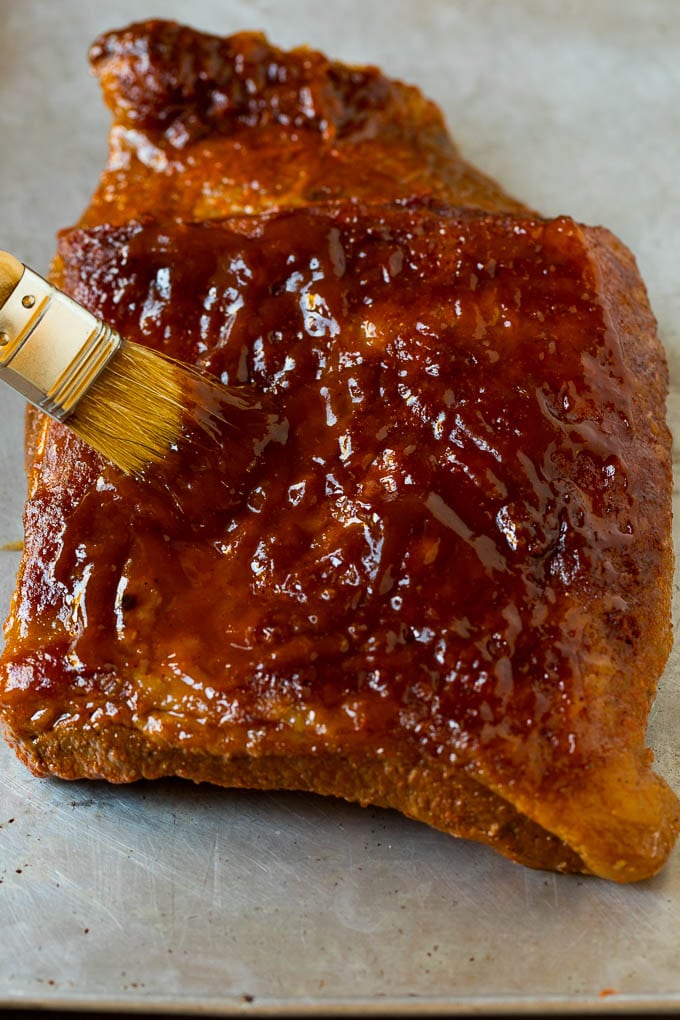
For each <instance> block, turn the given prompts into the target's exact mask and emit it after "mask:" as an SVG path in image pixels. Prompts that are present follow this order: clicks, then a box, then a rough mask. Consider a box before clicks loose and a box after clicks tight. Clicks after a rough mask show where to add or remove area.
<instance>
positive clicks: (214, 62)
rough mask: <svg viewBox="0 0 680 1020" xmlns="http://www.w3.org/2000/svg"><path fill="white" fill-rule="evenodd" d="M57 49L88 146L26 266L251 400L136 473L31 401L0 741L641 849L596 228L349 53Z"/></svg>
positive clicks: (617, 416)
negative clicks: (99, 166)
mask: <svg viewBox="0 0 680 1020" xmlns="http://www.w3.org/2000/svg"><path fill="white" fill-rule="evenodd" d="M93 59H94V62H95V66H96V68H97V70H98V73H99V74H100V76H101V77H102V80H103V83H104V88H105V92H106V94H107V97H108V101H109V103H110V105H111V106H112V109H113V110H114V113H115V115H116V118H117V120H116V124H115V126H114V132H113V150H112V151H113V155H112V161H111V162H110V164H109V168H108V169H107V171H106V172H105V174H104V177H103V181H102V184H101V186H100V189H99V191H98V193H97V195H96V196H95V200H94V202H93V205H92V207H91V208H90V210H89V211H88V212H87V213H86V214H85V216H84V218H83V221H82V223H81V225H80V226H79V227H78V228H75V229H73V230H71V231H68V232H66V233H64V234H63V235H62V237H61V239H60V246H59V258H58V260H57V263H56V265H57V268H58V273H59V278H60V281H61V283H62V284H63V286H64V287H65V288H66V289H67V290H68V292H69V293H71V294H72V295H73V296H74V297H75V298H76V299H77V300H78V301H80V302H82V303H83V304H85V305H86V306H88V307H89V308H91V309H92V310H93V311H95V312H96V313H98V314H100V315H102V316H103V317H105V318H106V319H108V320H109V321H111V322H112V323H113V324H115V325H116V326H117V327H118V328H119V329H120V330H121V331H122V332H123V333H125V334H127V335H129V336H131V337H134V338H135V339H138V340H142V341H143V342H145V343H147V344H149V345H150V346H152V347H156V348H163V349H165V350H167V351H169V352H171V353H173V354H174V355H176V356H178V357H180V358H182V359H184V360H187V361H193V362H196V363H198V364H200V365H202V366H203V367H204V368H206V369H207V370H209V371H210V372H213V373H214V374H216V375H218V376H220V377H221V378H222V379H224V380H225V381H228V382H230V383H240V384H243V385H244V386H248V387H251V388H256V389H257V390H258V391H259V392H260V393H262V394H263V395H266V399H267V400H269V401H271V402H272V403H273V405H274V406H275V407H276V409H277V411H278V413H279V414H280V415H281V417H282V418H283V419H285V421H286V423H287V433H281V434H280V435H278V436H277V437H276V439H275V441H273V442H270V443H269V444H268V445H267V446H265V447H264V448H263V449H262V450H261V451H260V455H259V457H258V458H257V460H256V461H255V462H254V463H253V462H252V460H251V459H250V458H241V459H240V460H239V461H238V464H240V466H239V467H236V466H235V465H236V463H237V461H236V460H235V458H234V457H233V456H230V454H229V446H228V445H226V446H225V449H224V456H222V457H220V456H215V457H214V458H213V459H211V460H210V461H209V462H205V461H195V460H193V459H191V458H189V457H187V456H182V455H178V456H175V457H173V458H169V460H168V464H167V465H166V466H165V467H164V468H163V470H162V471H156V472H150V473H149V477H148V479H147V481H146V483H145V484H140V483H139V482H135V481H132V480H130V479H127V478H123V477H121V476H120V475H119V474H118V473H117V472H116V471H115V469H113V468H112V467H111V466H110V465H107V464H105V463H103V462H102V461H101V460H100V459H98V458H97V457H96V456H95V455H94V454H92V453H91V452H90V451H89V450H87V449H86V448H84V447H83V445H82V444H81V442H80V441H79V440H77V439H76V438H75V437H73V436H72V435H71V434H70V433H68V431H67V430H66V429H64V428H63V427H61V426H57V425H54V424H47V423H41V424H40V426H39V428H38V429H37V430H33V431H32V433H31V436H32V442H33V445H34V449H35V455H34V463H33V468H32V472H31V478H30V491H29V499H28V503H27V509H26V542H25V555H24V560H23V563H22V568H21V572H20V577H19V583H18V586H17V591H16V594H15V598H14V602H13V607H12V613H11V616H10V620H9V621H8V627H7V646H6V650H5V654H4V658H3V663H2V673H1V674H0V704H1V709H0V710H1V711H2V716H3V719H4V723H5V727H6V731H7V735H8V737H9V739H10V740H11V741H12V742H13V743H14V745H15V746H16V749H17V752H18V753H19V755H20V756H21V757H22V758H23V759H24V760H25V761H26V762H27V764H29V765H30V767H31V768H32V769H34V771H36V772H37V773H38V774H42V775H46V774H54V775H59V776H62V777H64V778H69V779H71V778H78V777H81V776H89V777H102V778H105V779H107V780H109V781H112V782H129V781H132V780H134V779H137V778H141V777H147V778H152V777H156V776H162V775H178V776H184V777H186V778H190V779H193V780H196V781H210V782H214V783H221V784H224V785H233V786H249V787H258V788H268V789H269V788H277V787H278V788H288V789H306V790H312V791H314V792H318V793H325V794H332V795H336V796H342V797H346V798H348V799H352V800H357V801H359V802H360V803H374V804H378V805H383V806H388V807H394V808H397V809H398V810H400V811H403V812H404V813H405V814H408V815H410V816H412V817H414V818H418V819H421V820H423V821H426V822H428V823H429V824H431V825H433V826H435V827H438V828H441V829H444V830H445V831H448V832H452V833H454V834H456V835H462V836H467V837H470V838H474V839H477V840H480V841H482V842H486V843H489V844H490V845H492V846H494V847H495V848H496V849H498V850H500V851H501V852H502V853H505V854H506V855H508V856H510V857H512V858H513V859H515V860H519V861H522V862H523V863H525V864H528V865H530V866H533V867H546V868H553V869H556V870H581V871H585V872H592V873H595V874H598V875H601V876H603V877H607V878H613V879H615V880H617V881H631V880H635V879H639V878H644V877H646V876H648V875H650V874H653V873H654V872H655V871H657V870H658V868H659V867H660V866H661V865H662V864H663V862H664V860H665V859H666V857H667V855H668V853H669V852H670V849H671V847H672V845H673V842H674V839H675V836H676V834H677V830H678V802H677V800H676V798H675V797H674V795H673V793H672V792H671V791H670V790H669V788H668V787H667V786H666V785H665V783H663V781H662V780H661V779H659V778H658V777H657V776H655V775H654V773H653V772H652V771H651V768H650V759H651V754H650V752H648V751H647V750H646V749H645V745H644V739H645V728H646V719H647V714H648V710H649V705H650V701H651V698H652V697H653V694H654V690H655V685H656V680H657V678H658V676H659V674H660V672H661V670H662V669H663V665H664V663H665V659H666V656H667V653H668V649H669V646H670V640H671V633H670V623H669V603H670V578H671V574H672V554H671V545H670V529H669V520H670V439H669V434H668V431H667V429H666V426H665V424H664V421H663V414H662V410H663V406H664V400H665V392H666V386H667V379H666V368H665V361H664V356H663V352H662V350H661V347H660V345H659V342H658V340H657V338H656V335H655V324H654V320H653V317H652V315H651V313H650V311H649V308H648V305H647V301H646V295H645V292H644V287H643V285H642V282H641V281H640V278H639V276H638V274H637V270H636V267H635V264H634V261H633V259H632V256H631V255H630V253H629V252H628V251H627V250H626V249H625V248H624V247H623V246H622V245H621V244H620V242H618V241H617V240H616V239H615V238H613V237H612V236H611V235H610V234H608V233H607V232H606V231H604V230H600V229H591V228H586V227H582V226H579V225H578V224H576V223H574V222H573V221H572V220H570V219H568V218H566V217H565V218H560V219H558V220H554V221H544V220H541V219H539V218H538V217H535V216H531V215H530V214H527V213H524V214H522V213H521V211H520V207H519V206H517V205H516V204H515V203H512V202H511V201H510V200H506V199H505V198H504V196H503V195H502V193H501V192H500V191H499V190H497V189H495V187H494V186H493V185H491V184H490V182H487V181H486V180H485V179H484V178H482V177H481V176H479V175H476V173H475V172H472V171H470V170H469V168H467V167H465V165H464V164H461V163H460V161H459V160H458V158H457V155H456V152H455V149H453V147H452V145H451V143H450V142H449V141H448V139H447V138H446V136H445V134H444V130H443V126H442V125H441V120H440V117H439V114H438V112H437V111H436V109H435V108H434V107H433V106H432V104H430V103H427V102H426V101H425V100H423V99H422V97H421V96H420V95H419V93H417V91H416V90H415V89H409V88H407V87H406V86H402V85H399V84H396V83H393V82H388V81H386V80H385V79H384V78H382V76H381V75H380V74H379V72H377V71H374V70H372V69H369V70H351V69H347V68H343V67H341V66H339V65H335V64H331V63H329V62H328V61H326V60H325V58H323V57H321V56H320V55H318V54H313V53H310V52H308V51H296V52H294V53H293V54H282V53H281V52H280V51H276V50H274V49H273V48H271V47H269V46H268V44H267V43H266V42H265V41H264V40H263V39H262V38H261V37H259V36H251V35H247V36H236V37H233V38H232V39H228V40H217V39H215V38H213V37H206V36H201V35H199V34H197V33H192V32H189V30H187V29H181V28H179V27H178V26H176V25H168V24H166V23H159V22H154V23H150V24H149V25H147V26H141V27H140V26H134V27H133V28H131V29H128V30H127V31H126V32H122V33H115V34H113V35H111V36H107V37H105V38H104V39H102V40H100V42H99V43H97V44H96V45H95V47H94V50H93ZM282 132H283V135H285V138H286V141H285V146H286V147H285V149H284V151H283V153H281V154H280V158H281V161H282V162H283V163H285V160H286V158H287V156H288V155H290V153H291V151H293V152H294V153H295V159H294V162H295V164H296V166H297V167H298V178H297V180H298V182H300V181H301V182H302V183H301V184H300V186H299V187H298V185H297V184H295V185H294V186H290V182H288V184H287V183H286V182H287V181H288V178H287V177H286V169H285V167H284V170H283V173H282V176H281V177H280V179H279V178H277V174H276V167H275V163H276V162H277V160H279V153H280V149H279V147H280V145H281V144H282V142H281V139H282ZM293 136H295V137H293ZM298 142H299V148H295V146H296V145H298ZM237 143H238V144H237ZM149 146H151V147H152V148H149ZM230 146H231V148H230ZM291 146H292V147H293V148H292V149H291ZM152 150H153V153H155V155H153V158H151V157H150V155H149V154H150V153H151V152H152ZM158 153H162V154H163V158H162V159H161V158H160V157H159V156H158V155H157V154H158ZM218 153H219V157H218V155H217V154H218ZM264 153H268V158H263V154H264ZM237 154H238V158H237ZM216 160H217V163H216ZM370 160H372V161H373V165H370ZM395 160H396V164H395V163H394V161H395ZM255 162H257V163H258V165H264V164H266V167H265V170H264V173H263V176H262V177H259V176H258V177H250V178H249V177H248V175H250V174H252V173H253V172H254V171H253V167H254V166H255ZM395 165H398V166H399V167H400V168H401V169H402V171H403V172H400V173H395V172H394V166H395ZM416 165H418V166H419V170H418V175H417V176H416V177H415V178H412V177H410V176H409V175H410V174H411V170H412V168H413V167H414V166H416ZM383 172H384V174H385V176H384V177H383ZM267 175H269V176H267ZM387 178H390V182H389V184H388V183H386V181H387ZM255 180H257V181H259V183H260V187H258V188H257V189H255V190H256V191H257V193H258V196H259V197H258V199H257V202H254V203H251V198H252V192H253V187H252V185H253V181H255ZM414 180H415V187H414V189H413V191H414V192H418V191H420V192H422V193H421V194H420V195H418V196H417V197H415V196H414V195H413V194H412V192H411V191H410V190H409V189H410V187H411V184H412V182H413V181H414ZM201 181H203V182H204V183H203V184H202V183H201ZM206 182H207V183H206ZM470 182H473V183H470ZM322 187H324V188H327V189H328V191H327V192H320V190H319V189H320V188H322ZM400 188H401V189H402V190H401V191H399V189H400ZM457 188H458V189H459V190H456V189H457ZM470 189H472V190H470ZM475 189H476V190H475ZM473 192H474V196H475V198H474V202H473V201H472V199H471V195H472V194H473ZM321 193H324V194H325V193H328V194H331V195H332V196H333V198H334V200H333V201H331V202H326V203H320V202H318V197H319V194H321ZM206 196H209V199H210V201H209V203H208V204H207V205H205V204H202V203H203V202H204V200H205V198H206ZM395 199H399V202H395V201H394V200H395ZM312 200H314V201H313V202H312ZM475 204H477V206H478V208H473V207H472V206H473V205H475ZM465 205H469V206H470V207H469V208H467V209H465V208H462V207H463V206H465ZM282 206H285V207H286V208H281V207H282ZM253 209H256V210H258V212H257V214H256V215H231V216H230V218H228V219H224V218H220V216H221V215H223V214H224V213H225V212H229V213H234V212H239V213H244V212H245V213H248V212H252V210H253ZM263 209H266V210H268V211H267V212H266V213H263V212H262V211H261V210H263ZM489 210H493V211H489ZM196 218H199V219H201V220H202V222H189V221H190V220H192V219H193V220H195V219H196ZM169 494H170V495H169Z"/></svg>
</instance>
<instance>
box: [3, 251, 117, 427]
mask: <svg viewBox="0 0 680 1020" xmlns="http://www.w3.org/2000/svg"><path fill="white" fill-rule="evenodd" d="M121 343H122V340H121V338H120V336H119V335H118V333H116V331H115V330H113V329H111V327H110V326H107V325H106V324H105V323H104V322H102V321H101V319H98V318H97V317H96V316H95V315H92V313H91V312H88V311H87V310H86V309H85V308H83V307H81V305H79V304H77V303H76V302H75V301H73V300H72V299H71V298H69V297H67V296H66V294H63V293H62V292H61V291H60V290H57V288H56V287H53V286H52V284H51V283H48V282H47V280H44V279H43V278H42V277H41V276H39V275H38V274H37V273H34V272H33V270H32V269H29V268H28V266H23V265H22V264H21V262H19V261H18V260H17V259H15V258H14V256H12V255H9V254H8V253H7V252H0V379H3V380H4V381H5V382H7V383H9V385H10V386H12V388H13V389H15V390H18V391H19V393H22V394H23V395H24V396H25V397H27V399H28V400H30V401H31V403H33V404H36V405H37V406H38V407H40V408H41V409H42V410H43V411H46V412H47V414H49V415H51V416H52V417H53V418H57V419H58V420H59V421H63V420H64V419H65V418H67V417H68V416H69V415H70V414H71V413H72V412H73V411H74V410H75V407H76V405H77V404H78V402H79V401H80V400H81V398H82V397H84V396H85V394H86V393H87V391H88V389H89V388H90V386H91V385H92V383H93V382H94V381H95V379H96V378H98V376H99V375H100V374H101V373H102V371H103V370H104V369H105V368H106V366H107V365H108V363H109V361H110V360H111V358H112V357H113V355H114V354H115V353H116V352H117V350H118V349H119V347H120V345H121Z"/></svg>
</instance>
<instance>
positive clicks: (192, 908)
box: [0, 0, 680, 1016]
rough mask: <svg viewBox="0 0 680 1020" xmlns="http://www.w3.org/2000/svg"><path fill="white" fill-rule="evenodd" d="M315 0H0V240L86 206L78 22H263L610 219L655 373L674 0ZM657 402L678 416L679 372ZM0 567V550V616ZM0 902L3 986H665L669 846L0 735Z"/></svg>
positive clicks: (670, 710)
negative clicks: (529, 848)
mask: <svg viewBox="0 0 680 1020" xmlns="http://www.w3.org/2000/svg"><path fill="white" fill-rule="evenodd" d="M321 12H322V6H320V5H318V3H309V2H306V0H289V2H287V3H285V4H284V3H282V4H278V5H277V4H272V3H269V2H265V0H249V2H248V3H245V2H244V3H239V2H235V0H214V2H203V0H194V3H192V4H191V5H190V6H189V7H187V5H186V4H185V3H183V2H180V0H165V2H164V3H162V4H160V3H159V4H154V3H151V2H149V3H147V5H146V8H140V4H139V0H109V2H108V3H107V4H106V5H102V4H89V5H84V4H81V3H80V0H23V2H22V3H21V4H17V3H13V2H12V0H0V23H1V31H0V66H1V67H2V75H0V99H1V100H2V101H1V102H0V184H1V185H2V188H1V189H0V194H2V205H1V207H0V209H1V212H0V247H5V248H8V249H9V250H11V251H14V252H15V253H16V254H18V255H19V256H20V257H22V258H23V259H24V260H25V261H27V262H30V263H32V264H33V265H34V266H35V268H37V269H39V270H41V271H44V270H46V268H47V265H48V262H49V258H50V255H51V252H52V250H53V235H54V232H55V230H56V229H57V228H58V227H60V226H63V225H67V224H68V223H70V222H73V221H74V220H75V219H76V218H77V216H78V214H79V212H80V210H81V209H82V207H83V206H84V205H85V203H86V201H87V197H88V194H89V192H90V191H91V189H92V187H93V185H94V182H95V180H96V177H97V174H98V172H99V169H100V167H101V165H102V162H103V159H104V157H105V138H106V131H107V120H108V118H107V114H106V111H105V110H104V109H103V107H102V104H101V102H100V99H99V96H98V90H97V87H96V85H95V83H94V82H93V81H92V80H91V79H90V78H89V77H88V74H87V69H86V64H85V52H86V49H87V46H88V44H89V42H90V41H91V40H92V39H93V38H94V36H95V35H96V34H97V33H98V32H100V31H102V30H104V29H106V28H111V27H114V26H118V25H121V24H124V23H126V22H128V21H132V20H136V19H138V18H139V17H142V16H144V17H146V16H159V15H161V16H165V17H176V18H178V19H180V20H182V19H184V20H186V19H188V18H190V20H191V22H192V24H194V25H196V26H197V27H201V28H206V29H210V30H214V31H218V32H225V33H227V32H230V31H235V30H237V29H241V28H262V29H264V30H265V31H267V33H268V34H269V35H270V37H271V38H272V39H273V40H274V41H276V42H278V43H279V44H281V45H284V46H291V45H297V44H300V43H303V42H307V43H310V44H311V45H314V46H318V47H319V48H322V49H325V50H326V51H327V52H329V53H331V54H333V55H334V56H337V57H339V58H341V59H345V60H349V61H355V62H367V61H369V62H374V63H377V64H380V65H381V66H382V67H383V68H384V69H385V70H386V71H387V72H388V73H391V74H393V75H394V76H397V77H401V78H404V79H406V80H409V81H413V82H416V83H418V84H419V85H420V86H421V87H422V88H423V89H424V91H425V92H427V93H428V94H429V95H431V96H433V97H434V98H435V99H436V100H437V101H438V102H439V103H440V104H441V105H442V106H443V108H444V111H445V113H446V115H447V118H448V120H449V123H450V125H451V128H452V131H453V133H454V136H455V137H456V138H457V140H458V141H459V143H460V144H461V147H462V148H463V150H464V152H465V153H466V155H467V156H468V157H469V158H470V159H472V160H473V161H475V162H477V163H478V165H480V166H481V167H482V168H483V169H485V170H486V171H488V172H489V173H491V174H492V175H494V176H496V177H497V178H498V179H499V180H500V181H502V182H503V184H504V185H505V186H506V187H507V188H508V190H510V191H512V192H514V193H515V194H517V195H519V196H520V197H521V198H523V199H525V201H527V202H529V203H530V204H532V205H534V206H535V207H537V208H540V209H542V210H543V211H545V212H546V213H550V214H554V213H558V212H564V211H566V212H569V213H571V214H573V215H575V216H576V217H578V218H580V219H582V220H584V221H586V222H591V223H598V222H602V223H605V224H606V225H607V226H609V227H610V228H612V229H613V230H614V231H615V232H616V233H618V234H619V235H620V236H621V237H623V239H624V240H625V241H626V242H627V243H628V244H629V245H630V246H631V247H632V248H633V250H634V251H635V252H636V253H637V255H638V257H639V261H640V264H641V269H642V272H643V275H644V277H645V278H646V280H647V282H648V285H649V289H650V294H651V298H652V304H653V306H654V309H655V311H656V313H657V316H658V318H659V323H660V331H661V335H662V337H663V339H664V341H665V343H666V346H667V349H668V352H669V359H670V363H671V371H672V378H673V380H674V382H675V384H676V385H677V386H680V309H679V308H678V297H679V296H680V290H679V288H678V284H677V280H678V279H679V278H680V269H679V267H680V229H679V228H680V184H679V183H678V180H679V179H678V175H677V167H678V166H679V165H680V125H679V122H678V119H677V118H678V114H677V96H678V94H680V63H679V62H678V60H677V53H678V47H679V46H680V6H678V5H677V3H676V2H675V0H647V2H646V3H645V4H644V5H643V4H637V3H634V2H623V0H598V3H597V4H593V3H592V2H591V0H572V2H571V3H569V4H564V3H563V2H561V0H545V2H543V3H540V4H539V3H536V2H535V0H486V2H485V3H483V4H482V3H478V4H474V3H469V2H465V0H412V2H411V0H389V2H388V0H380V2H374V3H372V4H367V3H365V2H364V0H346V2H345V3H343V4H342V5H335V6H332V5H325V6H324V7H323V12H324V13H321ZM0 408H1V412H2V422H3V428H2V440H1V442H0V495H1V496H2V500H1V501H0V542H3V543H6V542H12V541H16V540H18V539H20V537H21V525H20V515H21V504H22V501H23V493H24V480H23V475H22V467H21V428H22V404H21V401H20V400H19V399H18V398H15V397H13V396H12V395H11V394H8V393H4V392H2V393H0ZM670 416H671V421H672V423H676V424H678V425H680V389H678V390H674V391H673V392H672V395H671V401H670ZM678 519H680V514H678V513H677V508H676V520H678ZM678 537H680V536H678ZM17 562H18V554H17V553H16V552H12V551H1V552H0V611H1V612H2V613H3V615H4V611H5V609H6V606H7V604H8V600H9V593H10V590H11V587H12V583H13V577H14V572H15V570H16V566H17ZM679 615H680V614H679V609H678V607H676V612H675V620H676V626H677V621H678V616H679ZM679 687H680V658H679V653H678V651H677V650H676V652H675V653H674V654H673V655H672V657H671V661H670V663H669V666H668V669H667V672H666V674H665V676H664V678H663V680H662V683H661V687H660V691H659V695H658V698H657V701H656V704H655V707H654V710H653V713H652V718H651V724H650V741H651V744H652V746H653V747H654V748H655V750H656V754H657V767H658V769H659V771H661V772H662V773H663V774H664V775H665V776H666V777H667V778H668V779H669V781H670V782H671V784H672V785H674V787H675V788H676V789H677V790H680V691H679ZM0 924H1V927H2V936H1V938H0V1007H5V1008H10V1007H14V1006H44V1007H49V1008H52V1009H64V1008H78V1009H88V1010H104V1009H110V1010H116V1011H119V1012H120V1011H125V1010H130V1011H135V1010H145V1011H156V1010H157V1011H163V1012H171V1011H177V1012H196V1013H206V1012H212V1013H221V1014H225V1015H226V1014H238V1013H258V1014H267V1013H269V1014H274V1013H275V1014H277V1015H284V1014H289V1015H296V1016H300V1015H304V1014H315V1015H320V1014H321V1015H339V1014H348V1013H353V1014H357V1013H360V1014H363V1015H371V1014H373V1015H378V1014H390V1015H393V1016H394V1015H415V1014H417V1015H420V1016H423V1015H426V1014H432V1015H436V1014H444V1013H447V1014H449V1015H450V1014H455V1013H473V1012H474V1013H490V1012H497V1011H503V1012H505V1013H516V1014H544V1015H545V1014H547V1013H550V1012H560V1013H565V1012H579V1013H584V1012H591V1011H592V1012H597V1011H603V1012H608V1013H614V1012H621V1013H624V1012H631V1011H635V1010H642V1009H644V1010H646V1011H648V1012H654V1011H659V1012H661V1011H670V1010H677V1009H680V851H676V852H675V853H674V855H673V857H672V859H671V861H670V863H669V864H668V866H667V868H666V869H665V870H664V872H663V873H662V874H661V875H660V876H658V877H657V878H656V879H654V880H652V881H649V882H646V883H643V884H640V885H636V886H630V887H618V886H615V885H612V884H609V883H606V882H603V881H600V880H597V879H585V878H580V877H573V876H557V875H553V874H546V873H542V872H532V871H528V870H526V869H523V868H521V867H518V866H515V865H512V864H510V863H508V862H507V861H505V860H503V859H501V858H500V857H497V856H496V855H494V854H493V853H492V852H491V851H489V850H487V849H485V848H483V847H479V846H476V845H472V844H468V843H465V842H462V841H456V840H453V839H451V838H448V837H446V836H444V835H442V834H439V833H436V832H434V831H431V830H429V829H427V828H426V827H424V826H422V825H418V824H416V823H413V822H409V821H407V820H405V819H403V818H401V817H399V816H398V815H396V814H394V813H390V812H386V811H379V810H370V809H360V808H358V807H354V806H351V805H347V804H344V803H342V802H336V801H331V800H324V799H321V798H315V797H311V796H304V795H294V794H268V793H257V794H256V793H248V792H242V791H234V792H232V791H223V790H216V789H211V788H207V787H195V786H192V785H190V784H187V783H181V782H169V781H168V782H157V783H148V784H137V785H134V786H131V787H112V786H107V785H105V784H98V783H73V784H66V783H60V782H57V781H49V780H38V779H35V778H33V777H32V776H31V775H30V774H29V773H28V772H27V771H26V770H25V769H24V768H23V767H22V766H21V765H20V764H19V763H18V762H17V761H16V760H15V758H14V755H13V754H12V752H11V751H10V750H9V749H8V748H7V747H5V746H4V745H2V746H0Z"/></svg>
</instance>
